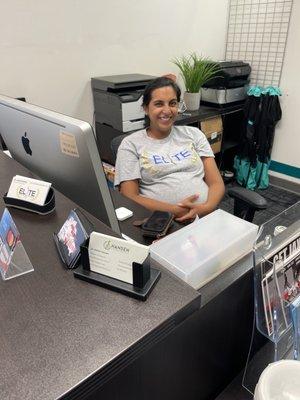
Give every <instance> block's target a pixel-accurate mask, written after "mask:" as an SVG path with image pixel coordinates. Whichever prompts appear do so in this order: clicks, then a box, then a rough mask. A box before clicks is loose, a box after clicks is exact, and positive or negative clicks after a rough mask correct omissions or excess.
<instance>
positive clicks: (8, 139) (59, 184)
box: [0, 95, 120, 234]
mask: <svg viewBox="0 0 300 400" xmlns="http://www.w3.org/2000/svg"><path fill="white" fill-rule="evenodd" d="M0 134H1V136H2V138H3V140H4V142H5V144H6V146H7V148H8V150H9V151H10V153H11V155H12V157H13V158H14V159H15V160H17V161H18V162H20V163H21V164H23V165H24V166H25V167H27V168H28V169H29V170H31V171H32V172H34V173H35V174H37V175H39V177H40V178H42V179H45V180H47V181H49V182H51V183H52V184H53V186H54V187H55V188H56V189H58V190H59V191H60V192H62V193H63V194H64V195H66V196H67V197H69V198H70V199H72V200H73V201H74V202H75V203H77V204H78V205H80V206H81V207H83V208H84V209H85V210H87V211H89V212H90V213H91V214H93V215H95V216H96V217H97V218H98V219H100V220H101V221H102V222H104V223H105V224H106V225H108V226H110V227H111V228H112V229H113V230H114V231H115V232H117V233H119V234H120V228H119V224H118V220H117V217H116V213H115V208H114V205H113V202H112V199H111V195H110V192H109V188H108V186H107V181H106V178H105V174H104V171H103V167H102V163H101V159H100V156H99V153H98V150H97V145H96V141H95V136H94V133H93V129H92V127H91V125H90V124H88V123H87V122H84V121H80V120H77V119H74V118H71V117H68V116H66V115H63V114H59V113H57V112H54V111H50V110H47V109H45V108H42V107H38V106H35V105H32V104H29V103H24V102H22V101H19V100H16V99H12V98H10V97H7V96H2V95H0Z"/></svg>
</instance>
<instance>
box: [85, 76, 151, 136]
mask: <svg viewBox="0 0 300 400" xmlns="http://www.w3.org/2000/svg"><path fill="white" fill-rule="evenodd" d="M155 78H156V76H151V75H142V74H125V75H110V76H99V77H97V78H92V90H93V97H94V106H95V119H96V123H101V124H106V125H109V126H111V127H113V128H115V129H117V130H119V131H120V133H122V132H131V131H134V130H137V129H142V128H144V126H145V113H144V110H143V108H142V95H143V93H144V89H145V87H146V86H147V85H148V83H150V82H151V81H152V80H153V79H155Z"/></svg>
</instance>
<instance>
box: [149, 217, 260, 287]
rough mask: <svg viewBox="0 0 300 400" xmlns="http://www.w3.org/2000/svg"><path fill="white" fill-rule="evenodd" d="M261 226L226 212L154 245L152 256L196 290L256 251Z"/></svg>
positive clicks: (179, 231) (199, 221)
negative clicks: (255, 245)
mask: <svg viewBox="0 0 300 400" xmlns="http://www.w3.org/2000/svg"><path fill="white" fill-rule="evenodd" d="M257 231H258V226H257V225H255V224H252V223H250V222H247V221H244V220H242V219H240V218H238V217H235V216H233V215H231V214H229V213H227V212H225V211H223V210H216V211H214V212H212V213H211V214H209V215H207V216H205V217H203V218H201V219H199V220H197V221H195V222H193V223H192V224H190V225H188V226H185V227H183V228H182V229H180V230H178V231H176V232H174V233H172V234H170V235H168V236H166V237H165V238H163V239H161V240H159V241H158V242H156V243H153V244H152V245H151V246H150V256H151V258H152V259H154V260H156V261H158V262H159V263H161V264H162V265H163V266H164V267H165V268H167V269H168V270H170V271H171V272H173V273H174V274H175V275H176V276H178V277H179V278H181V279H182V280H183V281H185V282H187V283H188V284H189V285H191V286H192V287H193V288H195V289H199V288H200V287H201V286H203V285H204V284H205V283H207V282H209V281H210V280H211V279H213V278H214V277H216V276H217V275H218V274H220V273H221V272H222V271H224V270H225V269H226V268H228V267H230V266H231V265H232V264H233V263H234V262H236V261H238V260H239V259H240V258H242V257H243V256H244V255H246V254H247V253H249V252H250V251H252V247H253V244H254V242H255V239H256V235H257Z"/></svg>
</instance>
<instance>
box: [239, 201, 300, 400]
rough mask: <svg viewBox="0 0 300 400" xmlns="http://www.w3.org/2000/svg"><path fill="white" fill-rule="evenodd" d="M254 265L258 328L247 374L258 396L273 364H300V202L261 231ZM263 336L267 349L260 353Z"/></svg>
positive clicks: (245, 379) (245, 378)
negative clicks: (265, 373) (291, 361)
mask: <svg viewBox="0 0 300 400" xmlns="http://www.w3.org/2000/svg"><path fill="white" fill-rule="evenodd" d="M253 260H254V295H255V296H254V298H255V323H254V329H253V337H252V343H251V346H250V350H249V355H248V360H247V363H246V367H245V371H244V375H243V386H244V387H245V388H246V389H247V390H248V391H249V392H250V393H252V394H253V393H254V389H255V386H256V384H257V382H258V379H259V376H260V374H261V373H262V371H263V370H264V369H265V368H266V367H267V366H268V364H269V363H272V362H275V361H279V360H281V359H299V360H300V355H299V334H300V316H299V315H300V314H299V313H300V202H298V203H296V204H295V205H293V206H292V207H290V208H288V209H287V210H285V211H284V212H283V213H281V214H279V215H278V216H276V217H275V218H273V219H271V220H270V221H268V222H267V223H265V224H263V225H262V226H261V228H260V231H259V234H258V238H257V241H256V243H255V246H254V251H253ZM257 331H258V332H259V333H260V334H262V335H263V336H264V337H265V341H266V344H265V345H264V346H263V347H262V348H261V349H260V350H259V351H258V352H256V353H255V354H254V352H255V346H254V344H253V343H254V342H255V338H254V337H255V336H256V335H257Z"/></svg>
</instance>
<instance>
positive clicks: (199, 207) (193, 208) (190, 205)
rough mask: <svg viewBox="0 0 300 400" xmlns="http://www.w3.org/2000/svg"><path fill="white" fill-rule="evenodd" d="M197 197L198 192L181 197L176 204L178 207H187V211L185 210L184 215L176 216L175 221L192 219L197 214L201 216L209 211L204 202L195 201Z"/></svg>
mask: <svg viewBox="0 0 300 400" xmlns="http://www.w3.org/2000/svg"><path fill="white" fill-rule="evenodd" d="M198 198H199V194H193V195H191V196H189V197H187V198H185V199H183V200H182V201H181V202H180V203H178V204H177V205H178V206H180V207H184V208H185V209H188V212H186V213H185V214H184V215H182V216H180V217H179V218H176V221H178V222H185V221H189V220H194V219H195V218H196V217H197V215H199V216H203V215H206V214H208V213H209V212H210V210H209V209H208V207H207V206H206V205H205V204H200V203H196V201H197V200H198Z"/></svg>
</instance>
